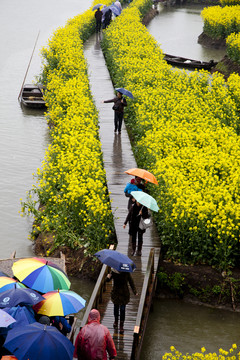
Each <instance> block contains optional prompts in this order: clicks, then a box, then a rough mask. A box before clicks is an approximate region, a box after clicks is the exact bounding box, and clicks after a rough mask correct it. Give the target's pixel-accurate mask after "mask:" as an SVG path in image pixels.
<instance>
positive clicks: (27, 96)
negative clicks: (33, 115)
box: [20, 84, 46, 109]
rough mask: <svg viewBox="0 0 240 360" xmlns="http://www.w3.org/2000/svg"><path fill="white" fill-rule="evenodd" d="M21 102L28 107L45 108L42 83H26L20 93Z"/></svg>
mask: <svg viewBox="0 0 240 360" xmlns="http://www.w3.org/2000/svg"><path fill="white" fill-rule="evenodd" d="M20 103H21V104H22V105H24V106H26V107H28V108H35V109H45V108H46V103H45V100H44V99H43V92H42V87H41V86H40V85H34V84H25V85H23V88H22V91H21V94H20Z"/></svg>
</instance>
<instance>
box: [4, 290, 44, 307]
mask: <svg viewBox="0 0 240 360" xmlns="http://www.w3.org/2000/svg"><path fill="white" fill-rule="evenodd" d="M42 300H44V298H43V297H42V296H41V295H40V294H38V293H37V292H36V291H34V290H32V289H24V288H17V287H16V288H13V289H10V290H6V291H3V292H2V293H1V294H0V308H6V307H13V306H17V305H36V304H37V303H39V302H40V301H42Z"/></svg>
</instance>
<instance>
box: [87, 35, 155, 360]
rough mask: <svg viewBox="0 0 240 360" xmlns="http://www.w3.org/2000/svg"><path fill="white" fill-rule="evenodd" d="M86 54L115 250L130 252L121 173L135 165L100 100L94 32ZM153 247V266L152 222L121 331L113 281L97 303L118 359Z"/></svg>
mask: <svg viewBox="0 0 240 360" xmlns="http://www.w3.org/2000/svg"><path fill="white" fill-rule="evenodd" d="M84 54H85V58H86V60H87V63H88V72H89V79H90V85H91V91H92V94H93V97H94V100H95V104H96V107H97V109H98V111H99V125H100V130H99V131H100V139H101V143H102V151H103V159H104V166H105V170H106V176H107V185H108V189H109V192H110V197H111V201H112V211H113V213H114V214H115V229H116V234H117V239H118V245H117V250H118V251H120V252H122V253H124V254H126V255H128V256H130V252H131V244H129V236H128V226H127V227H126V229H125V230H124V229H123V223H124V220H125V218H126V216H127V203H128V198H126V197H125V195H124V192H123V190H124V188H125V186H126V184H127V182H129V181H130V179H131V177H130V176H129V175H127V174H125V173H124V171H125V170H127V169H130V168H134V167H137V165H136V162H135V159H134V156H133V153H132V149H131V145H130V141H129V138H128V134H127V131H126V128H125V125H124V123H123V127H122V133H121V135H119V134H115V133H114V124H113V110H112V105H113V104H112V103H110V104H103V103H102V101H103V100H107V99H111V98H113V97H114V88H113V85H112V82H111V79H110V76H109V72H108V70H107V67H106V64H105V60H104V56H103V54H102V51H101V48H100V44H99V41H98V39H97V37H96V35H94V36H92V37H91V38H90V39H89V40H88V41H87V42H86V43H85V50H84ZM152 247H154V248H155V253H156V255H155V270H156V267H157V264H158V259H159V253H160V240H159V238H158V235H157V232H156V229H155V226H152V228H151V229H148V230H147V231H146V233H145V234H144V236H143V249H142V256H141V257H140V256H134V257H133V260H134V262H135V264H136V266H137V269H136V271H135V272H134V273H133V279H134V282H135V285H136V287H137V290H138V293H139V296H134V295H133V293H132V292H131V301H130V303H129V304H128V305H127V308H126V321H125V323H124V329H125V331H124V335H120V334H119V332H118V331H116V330H114V329H113V322H114V317H113V304H112V302H111V301H110V292H111V287H112V284H111V283H108V284H107V291H106V293H105V295H104V299H103V304H102V305H101V307H100V312H101V322H102V324H104V325H106V326H107V327H108V328H109V330H110V332H111V334H112V336H113V339H114V342H115V345H116V349H117V352H118V356H117V358H118V359H130V354H131V349H132V341H133V330H134V325H135V321H136V315H137V311H138V304H139V298H140V294H141V288H142V284H143V279H144V275H145V271H146V266H147V262H148V257H149V252H150V249H151V248H152Z"/></svg>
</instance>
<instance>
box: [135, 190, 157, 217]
mask: <svg viewBox="0 0 240 360" xmlns="http://www.w3.org/2000/svg"><path fill="white" fill-rule="evenodd" d="M131 195H132V196H133V197H134V199H135V200H136V201H138V202H139V203H140V204H142V205H143V206H146V207H147V208H148V209H150V210H152V211H156V212H158V210H159V207H158V204H157V202H156V200H155V199H154V198H153V197H152V196H151V195H148V194H147V193H145V192H143V191H132V192H131Z"/></svg>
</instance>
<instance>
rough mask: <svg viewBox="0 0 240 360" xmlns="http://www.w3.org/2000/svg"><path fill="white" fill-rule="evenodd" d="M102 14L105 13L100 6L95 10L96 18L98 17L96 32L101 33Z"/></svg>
mask: <svg viewBox="0 0 240 360" xmlns="http://www.w3.org/2000/svg"><path fill="white" fill-rule="evenodd" d="M102 16H103V13H102V11H101V10H100V8H98V9H97V11H96V12H95V19H96V33H99V32H100V31H101V25H102Z"/></svg>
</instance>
